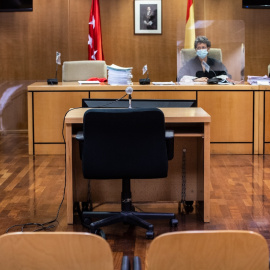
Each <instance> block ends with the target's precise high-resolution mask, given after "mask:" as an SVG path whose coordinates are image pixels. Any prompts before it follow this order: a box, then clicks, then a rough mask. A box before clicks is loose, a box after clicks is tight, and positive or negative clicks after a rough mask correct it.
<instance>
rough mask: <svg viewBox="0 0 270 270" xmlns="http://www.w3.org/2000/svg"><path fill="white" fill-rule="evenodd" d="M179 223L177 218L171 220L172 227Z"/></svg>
mask: <svg viewBox="0 0 270 270" xmlns="http://www.w3.org/2000/svg"><path fill="white" fill-rule="evenodd" d="M177 225H178V220H177V219H176V218H172V219H171V220H170V226H171V227H176V226H177Z"/></svg>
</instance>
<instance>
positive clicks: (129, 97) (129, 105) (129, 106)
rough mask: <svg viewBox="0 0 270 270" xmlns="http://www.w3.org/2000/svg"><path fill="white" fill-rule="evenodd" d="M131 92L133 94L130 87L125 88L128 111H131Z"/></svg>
mask: <svg viewBox="0 0 270 270" xmlns="http://www.w3.org/2000/svg"><path fill="white" fill-rule="evenodd" d="M132 92H133V88H132V87H131V86H128V87H127V88H126V93H127V95H128V99H129V100H128V108H129V109H131V108H132V107H131V99H132V97H131V94H132Z"/></svg>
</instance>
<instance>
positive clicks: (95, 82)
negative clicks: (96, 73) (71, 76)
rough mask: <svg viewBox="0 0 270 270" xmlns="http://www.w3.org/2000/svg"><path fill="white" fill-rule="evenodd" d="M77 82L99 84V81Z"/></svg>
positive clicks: (80, 82)
mask: <svg viewBox="0 0 270 270" xmlns="http://www.w3.org/2000/svg"><path fill="white" fill-rule="evenodd" d="M78 83H79V84H99V81H78Z"/></svg>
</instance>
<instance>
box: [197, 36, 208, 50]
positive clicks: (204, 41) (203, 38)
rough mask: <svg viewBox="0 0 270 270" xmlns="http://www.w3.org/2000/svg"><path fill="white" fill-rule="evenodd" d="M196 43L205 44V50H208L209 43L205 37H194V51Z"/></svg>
mask: <svg viewBox="0 0 270 270" xmlns="http://www.w3.org/2000/svg"><path fill="white" fill-rule="evenodd" d="M198 43H204V44H206V46H207V48H210V47H211V42H210V41H209V40H208V38H207V37H205V36H198V37H196V39H195V42H194V49H196V48H197V45H198Z"/></svg>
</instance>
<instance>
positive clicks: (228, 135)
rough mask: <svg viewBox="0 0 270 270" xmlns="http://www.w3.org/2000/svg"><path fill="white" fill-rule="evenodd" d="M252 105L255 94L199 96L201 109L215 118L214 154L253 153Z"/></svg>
mask: <svg viewBox="0 0 270 270" xmlns="http://www.w3.org/2000/svg"><path fill="white" fill-rule="evenodd" d="M253 102H254V100H253V92H252V91H248V92H247V91H239V92H238V91H237V92H233V91H232V92H230V91H211V92H209V91H204V92H199V93H198V106H200V107H202V108H204V109H205V110H206V111H207V112H209V114H210V115H211V116H212V125H211V144H212V145H211V147H212V146H213V147H212V153H225V154H228V153H231V154H236V153H241V154H250V153H251V151H252V148H253V147H252V146H253V143H254V138H253V131H254V129H253V121H254V120H253V113H254V107H253ZM216 148H218V149H217V150H216ZM215 150H216V151H217V152H215ZM223 151H224V152H223Z"/></svg>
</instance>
